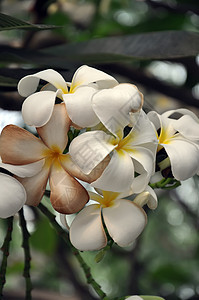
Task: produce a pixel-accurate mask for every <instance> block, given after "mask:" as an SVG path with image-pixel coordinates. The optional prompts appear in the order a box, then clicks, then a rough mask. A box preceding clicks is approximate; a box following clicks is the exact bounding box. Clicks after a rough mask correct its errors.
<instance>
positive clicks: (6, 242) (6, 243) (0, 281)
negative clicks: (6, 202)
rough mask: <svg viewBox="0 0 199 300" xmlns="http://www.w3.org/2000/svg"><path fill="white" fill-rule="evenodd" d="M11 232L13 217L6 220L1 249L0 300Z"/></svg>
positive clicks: (4, 280)
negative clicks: (5, 231) (5, 230)
mask: <svg viewBox="0 0 199 300" xmlns="http://www.w3.org/2000/svg"><path fill="white" fill-rule="evenodd" d="M12 230H13V217H9V218H8V219H7V233H6V236H5V239H4V242H3V245H2V247H1V251H2V252H3V257H2V262H1V267H0V299H2V297H3V294H2V292H3V287H4V284H5V282H6V269H7V260H8V256H9V248H10V241H11V240H12Z"/></svg>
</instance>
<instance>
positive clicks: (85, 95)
mask: <svg viewBox="0 0 199 300" xmlns="http://www.w3.org/2000/svg"><path fill="white" fill-rule="evenodd" d="M96 91H97V90H96V88H94V87H90V86H83V87H79V88H78V89H77V90H76V91H75V92H74V93H72V94H71V93H70V94H65V95H63V100H64V102H65V104H66V108H67V112H68V115H69V117H70V119H71V120H72V122H73V123H74V124H76V125H77V126H80V127H93V126H95V125H97V124H98V123H99V122H100V121H99V119H98V117H97V116H96V114H95V113H94V111H93V108H92V105H91V99H92V96H93V94H94V93H96Z"/></svg>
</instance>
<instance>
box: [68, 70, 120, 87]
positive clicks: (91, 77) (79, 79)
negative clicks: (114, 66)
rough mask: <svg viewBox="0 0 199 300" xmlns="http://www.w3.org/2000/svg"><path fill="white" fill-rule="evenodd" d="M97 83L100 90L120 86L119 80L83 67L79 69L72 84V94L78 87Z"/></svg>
mask: <svg viewBox="0 0 199 300" xmlns="http://www.w3.org/2000/svg"><path fill="white" fill-rule="evenodd" d="M93 82H95V83H97V85H98V87H99V88H112V87H114V86H115V85H117V84H118V82H117V80H116V79H115V78H114V77H112V76H110V75H108V74H106V73H104V72H102V71H100V70H97V69H95V68H92V67H89V66H86V65H83V66H81V67H80V68H78V69H77V70H76V72H75V74H74V76H73V79H72V83H71V92H74V91H75V90H76V88H77V87H78V86H81V85H88V84H89V83H93Z"/></svg>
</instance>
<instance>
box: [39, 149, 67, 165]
mask: <svg viewBox="0 0 199 300" xmlns="http://www.w3.org/2000/svg"><path fill="white" fill-rule="evenodd" d="M43 155H44V157H45V159H46V163H45V166H46V167H48V168H49V167H50V166H51V165H52V164H53V165H55V166H56V167H57V168H60V167H61V164H60V158H61V157H62V156H63V154H62V152H61V150H60V148H59V147H57V146H52V147H51V148H50V149H47V150H45V151H44V153H43Z"/></svg>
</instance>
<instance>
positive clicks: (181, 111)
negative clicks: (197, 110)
mask: <svg viewBox="0 0 199 300" xmlns="http://www.w3.org/2000/svg"><path fill="white" fill-rule="evenodd" d="M173 114H180V115H181V116H183V115H189V116H191V117H192V118H193V119H194V120H195V121H196V122H198V117H197V116H196V115H195V114H194V113H193V112H192V111H191V110H189V109H186V108H178V109H173V110H169V111H166V112H164V113H163V114H162V116H164V117H166V118H170V117H171V116H172V115H173Z"/></svg>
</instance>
